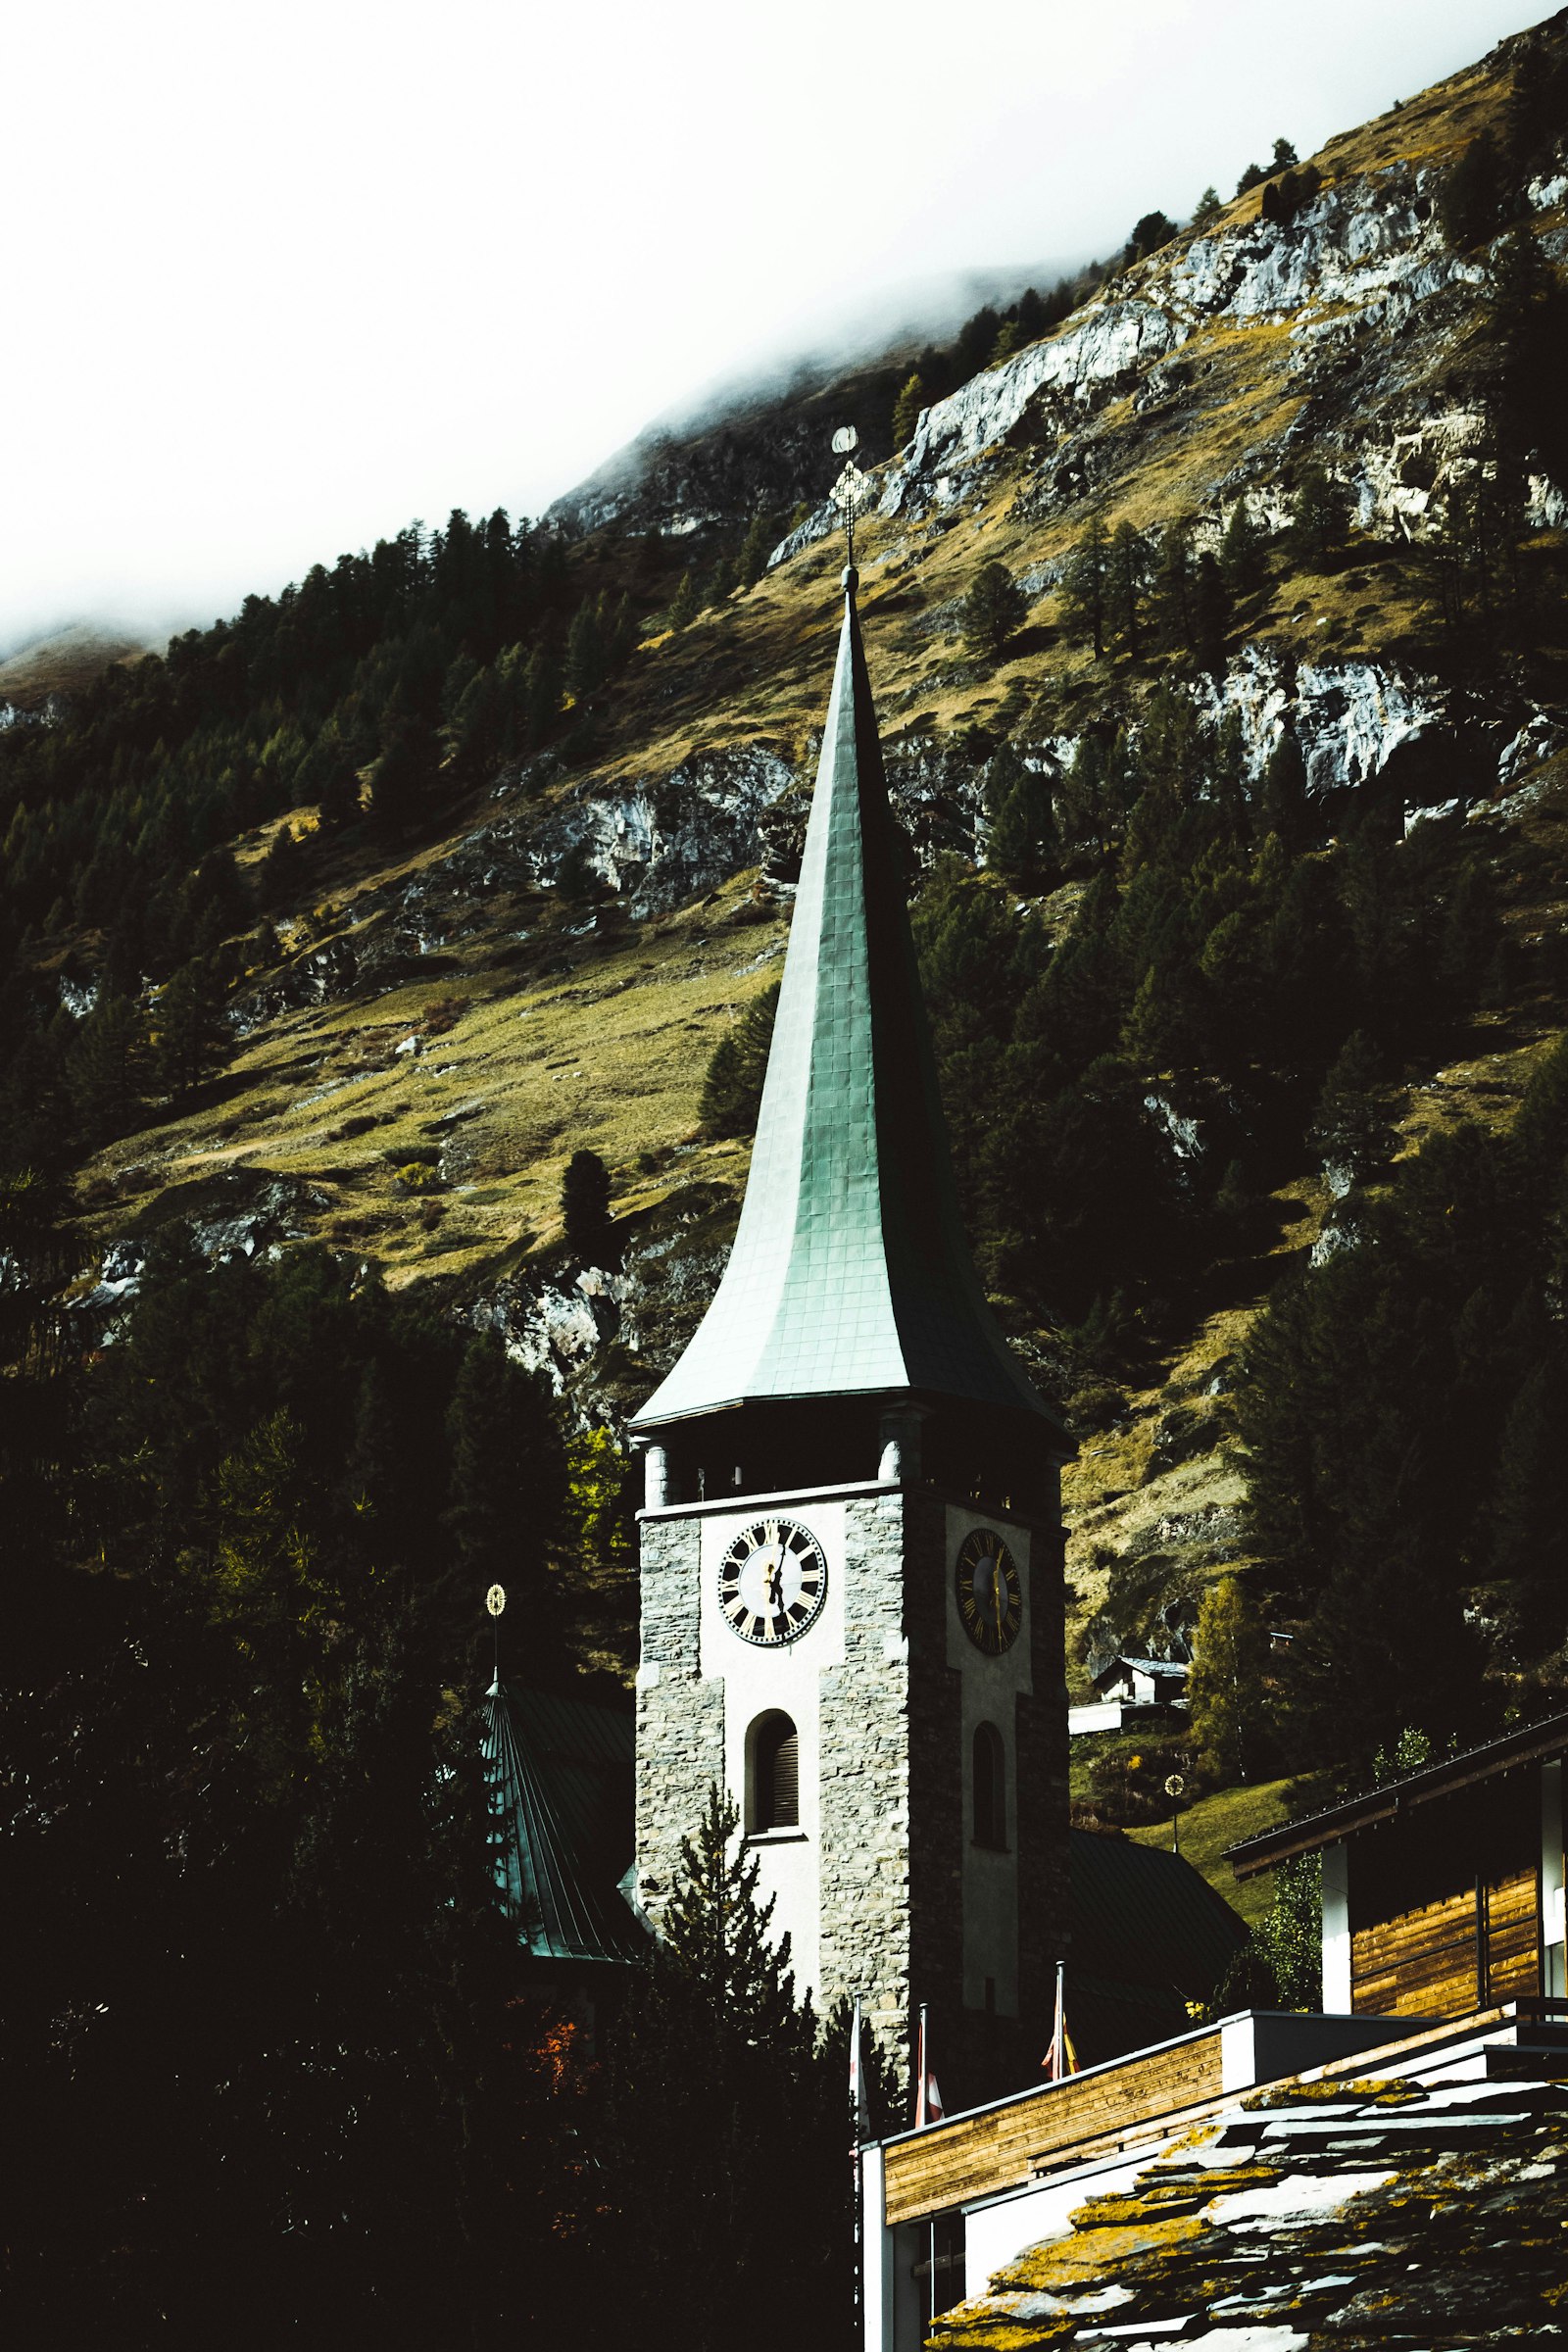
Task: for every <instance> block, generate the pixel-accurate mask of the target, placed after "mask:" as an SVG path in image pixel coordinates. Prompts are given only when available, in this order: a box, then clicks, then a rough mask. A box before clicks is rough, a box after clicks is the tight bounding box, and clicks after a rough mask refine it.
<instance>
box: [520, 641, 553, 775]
mask: <svg viewBox="0 0 1568 2352" xmlns="http://www.w3.org/2000/svg"><path fill="white" fill-rule="evenodd" d="M522 691H523V703H524V711H525V724H526V728H527V737H528V748H529V750H530V751H537V750H538V749H539V746H540V745H541V744H543V743H547V742H548V741H549V739H550V737H551V735H552V734H553V733H554V731H555V725H556V720H557V718H558V717H559V716H560V713H561V673H560V671H559V670H558V669H557V667H556V663H555V661H554V658H553V657H552V655H551V652H550V649H549V647H548V646H547V645H545V644H543V643H540V644H538V645H536V646H535V647H534V649H533V652H532V653H531V654H530V655H529V657H528V667H527V670H526V672H525V673H524V677H523V689H522Z"/></svg>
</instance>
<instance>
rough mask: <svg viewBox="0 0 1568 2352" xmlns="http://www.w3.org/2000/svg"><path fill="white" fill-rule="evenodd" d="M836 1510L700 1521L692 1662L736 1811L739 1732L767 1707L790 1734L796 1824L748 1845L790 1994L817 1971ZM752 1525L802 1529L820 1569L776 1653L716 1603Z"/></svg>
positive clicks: (837, 1560) (771, 1510)
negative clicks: (805, 1613) (710, 1705)
mask: <svg viewBox="0 0 1568 2352" xmlns="http://www.w3.org/2000/svg"><path fill="white" fill-rule="evenodd" d="M844 1513H845V1506H844V1504H843V1503H842V1502H834V1501H822V1502H816V1501H807V1502H802V1503H800V1504H798V1505H794V1504H790V1503H787V1502H786V1503H783V1504H775V1503H774V1502H772V1501H769V1503H768V1505H767V1507H766V1509H765V1511H764V1510H761V1509H759V1508H758V1507H757V1506H756V1505H753V1506H751V1507H750V1508H748V1506H747V1505H746V1503H745V1502H744V1501H743V1502H741V1503H740V1504H739V1505H738V1507H737V1508H736V1509H735V1510H734V1511H725V1512H722V1513H717V1514H715V1515H713V1516H712V1517H711V1518H705V1519H704V1521H703V1538H702V1580H703V1585H702V1613H701V1632H700V1637H699V1648H698V1661H699V1667H700V1671H701V1673H702V1676H703V1679H704V1681H705V1682H721V1683H722V1684H723V1686H724V1771H725V1777H726V1780H727V1782H728V1785H729V1791H730V1794H731V1795H732V1796H733V1798H734V1800H735V1802H736V1804H737V1805H739V1806H741V1807H742V1808H744V1806H745V1802H746V1734H747V1731H748V1729H749V1727H750V1726H751V1725H752V1724H753V1723H755V1722H756V1720H757V1718H758V1716H759V1715H763V1714H766V1713H767V1712H768V1711H769V1710H770V1709H771V1708H774V1707H777V1708H779V1709H781V1710H782V1711H783V1713H784V1714H786V1715H788V1716H789V1718H790V1720H791V1722H792V1723H793V1724H794V1726H795V1729H796V1731H797V1733H798V1734H799V1737H800V1770H801V1803H800V1814H801V1818H800V1824H799V1828H798V1830H797V1832H796V1833H795V1834H794V1835H793V1836H792V1835H791V1834H789V1833H788V1832H784V1833H775V1834H774V1835H772V1836H769V1837H763V1838H753V1839H751V1840H749V1843H750V1846H751V1849H752V1851H753V1852H754V1853H755V1854H756V1855H757V1857H758V1860H759V1862H760V1866H761V1867H760V1876H759V1880H758V1895H759V1898H760V1900H761V1901H763V1902H765V1901H766V1900H767V1899H768V1897H769V1896H772V1897H773V1898H774V1910H773V1935H774V1936H775V1937H778V1936H784V1935H786V1934H787V1935H788V1936H789V1938H790V1954H791V1959H792V1962H793V1966H794V1971H795V1990H796V1993H797V1996H803V1995H804V1994H805V1993H806V1992H807V1991H811V1992H812V1993H814V1992H815V1991H816V1989H817V1986H818V1980H819V1971H820V1965H821V1960H820V1953H821V1937H820V1931H819V1919H820V1900H821V1897H820V1871H819V1867H818V1858H819V1856H820V1853H821V1836H822V1812H821V1790H822V1776H821V1770H820V1753H821V1750H820V1737H821V1730H820V1727H821V1710H820V1706H819V1704H818V1691H819V1683H820V1678H821V1676H822V1675H823V1673H824V1672H826V1670H827V1669H828V1668H829V1667H833V1666H838V1665H841V1664H842V1663H843V1660H844V1601H845V1594H844V1551H845V1541H844ZM761 1518H770V1519H790V1520H793V1521H794V1522H795V1524H796V1525H797V1526H799V1527H804V1528H806V1529H807V1530H808V1531H809V1534H810V1535H812V1536H813V1537H814V1538H815V1539H816V1542H817V1544H818V1545H819V1546H820V1548H821V1552H822V1557H823V1559H824V1560H825V1561H826V1563H827V1596H826V1598H825V1599H824V1601H823V1603H822V1607H821V1609H820V1611H819V1613H818V1614H817V1616H816V1618H815V1619H814V1621H813V1622H812V1624H811V1625H810V1626H809V1628H808V1629H807V1631H806V1632H805V1633H804V1634H802V1635H801V1637H800V1639H799V1641H796V1642H789V1643H788V1644H787V1645H786V1646H784V1647H783V1648H780V1649H763V1648H759V1647H756V1646H754V1644H753V1643H751V1642H743V1641H742V1640H741V1639H740V1637H739V1635H737V1634H736V1633H734V1632H733V1631H732V1630H731V1628H730V1626H729V1625H728V1623H727V1622H726V1620H725V1618H724V1614H723V1611H722V1610H721V1609H720V1607H719V1605H718V1569H719V1562H720V1561H721V1560H722V1559H723V1556H724V1554H725V1552H726V1551H727V1550H728V1548H729V1546H730V1544H732V1543H733V1541H734V1539H735V1538H736V1536H738V1535H739V1534H740V1532H741V1530H742V1529H743V1528H747V1527H750V1526H752V1525H753V1524H754V1522H755V1521H757V1520H759V1519H761Z"/></svg>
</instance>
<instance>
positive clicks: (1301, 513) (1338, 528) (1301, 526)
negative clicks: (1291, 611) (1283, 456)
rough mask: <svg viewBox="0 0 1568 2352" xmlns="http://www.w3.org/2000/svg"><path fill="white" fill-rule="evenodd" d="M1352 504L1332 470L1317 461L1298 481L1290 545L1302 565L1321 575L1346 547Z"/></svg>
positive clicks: (1292, 509) (1307, 467)
mask: <svg viewBox="0 0 1568 2352" xmlns="http://www.w3.org/2000/svg"><path fill="white" fill-rule="evenodd" d="M1349 521H1350V502H1349V498H1348V495H1347V493H1346V491H1345V490H1344V488H1343V487H1342V485H1341V484H1340V483H1339V482H1338V481H1336V479H1335V478H1334V476H1333V474H1332V473H1330V471H1329V469H1328V467H1327V466H1324V465H1323V464H1322V463H1321V462H1320V461H1318V460H1316V459H1314V460H1313V461H1312V462H1311V463H1310V464H1309V465H1307V466H1304V467H1303V468H1302V470H1301V472H1300V474H1299V477H1298V480H1297V484H1296V490H1295V493H1294V495H1293V497H1292V500H1291V528H1290V534H1289V545H1290V550H1291V553H1292V555H1293V556H1294V557H1295V559H1296V561H1297V562H1298V563H1299V564H1304V565H1305V567H1306V568H1307V569H1308V570H1309V571H1321V570H1323V569H1324V568H1325V567H1326V566H1327V565H1328V564H1329V563H1330V562H1331V561H1332V560H1333V558H1334V557H1335V556H1337V555H1338V554H1339V552H1340V549H1341V548H1342V547H1343V546H1344V544H1345V534H1346V532H1347V530H1348V528H1349Z"/></svg>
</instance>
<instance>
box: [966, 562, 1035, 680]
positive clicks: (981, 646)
mask: <svg viewBox="0 0 1568 2352" xmlns="http://www.w3.org/2000/svg"><path fill="white" fill-rule="evenodd" d="M1028 615H1029V600H1028V598H1027V597H1026V596H1025V595H1024V592H1023V590H1022V589H1021V588H1020V587H1019V586H1018V583H1017V581H1016V580H1015V579H1014V578H1013V576H1012V574H1011V572H1010V571H1009V570H1008V569H1007V567H1006V565H1005V564H983V565H982V566H981V568H980V570H979V571H978V572H977V573H976V574H975V577H974V581H973V583H972V585H971V586H970V589H969V593H968V595H967V596H966V597H965V598H964V600H963V633H964V635H965V637H966V638H967V639H968V641H969V645H970V647H971V649H972V650H973V651H974V652H975V653H976V654H978V655H979V656H980V657H981V658H982V660H984V661H988V662H1000V661H1001V660H1002V658H1003V656H1004V654H1005V652H1006V650H1007V647H1008V646H1009V645H1010V644H1011V642H1012V640H1013V638H1014V637H1016V635H1017V634H1018V631H1019V630H1020V629H1021V628H1022V627H1023V624H1024V622H1025V620H1026V619H1027V618H1028Z"/></svg>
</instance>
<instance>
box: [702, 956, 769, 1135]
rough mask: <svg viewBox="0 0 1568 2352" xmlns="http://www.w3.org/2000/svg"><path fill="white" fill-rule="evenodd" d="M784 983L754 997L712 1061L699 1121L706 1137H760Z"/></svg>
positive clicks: (704, 1086)
mask: <svg viewBox="0 0 1568 2352" xmlns="http://www.w3.org/2000/svg"><path fill="white" fill-rule="evenodd" d="M778 990H779V984H778V982H777V981H776V980H774V981H772V982H771V983H770V984H769V985H768V986H767V987H766V988H764V989H763V990H762V992H761V994H760V996H757V997H754V998H753V1000H752V1002H751V1004H750V1005H747V1007H746V1010H745V1011H744V1012H743V1013H742V1014H741V1016H740V1018H739V1020H737V1021H736V1023H735V1025H734V1027H733V1028H732V1029H727V1030H726V1031H725V1032H724V1035H723V1036H722V1037H721V1038H720V1039H719V1041H718V1043H717V1045H716V1046H715V1047H714V1048H713V1051H712V1054H711V1056H710V1058H709V1063H708V1074H707V1076H706V1077H705V1079H704V1080H703V1094H702V1102H701V1104H700V1105H699V1109H698V1117H699V1119H700V1120H701V1122H702V1128H703V1133H704V1134H705V1135H710V1136H713V1137H715V1138H716V1137H720V1136H748V1135H753V1134H755V1133H756V1130H757V1116H758V1112H759V1110H760V1107H761V1102H762V1081H763V1079H764V1077H765V1076H766V1074H767V1055H768V1049H769V1047H770V1046H771V1045H772V1042H773V1022H774V1018H775V1016H776V1014H777V1012H778Z"/></svg>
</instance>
